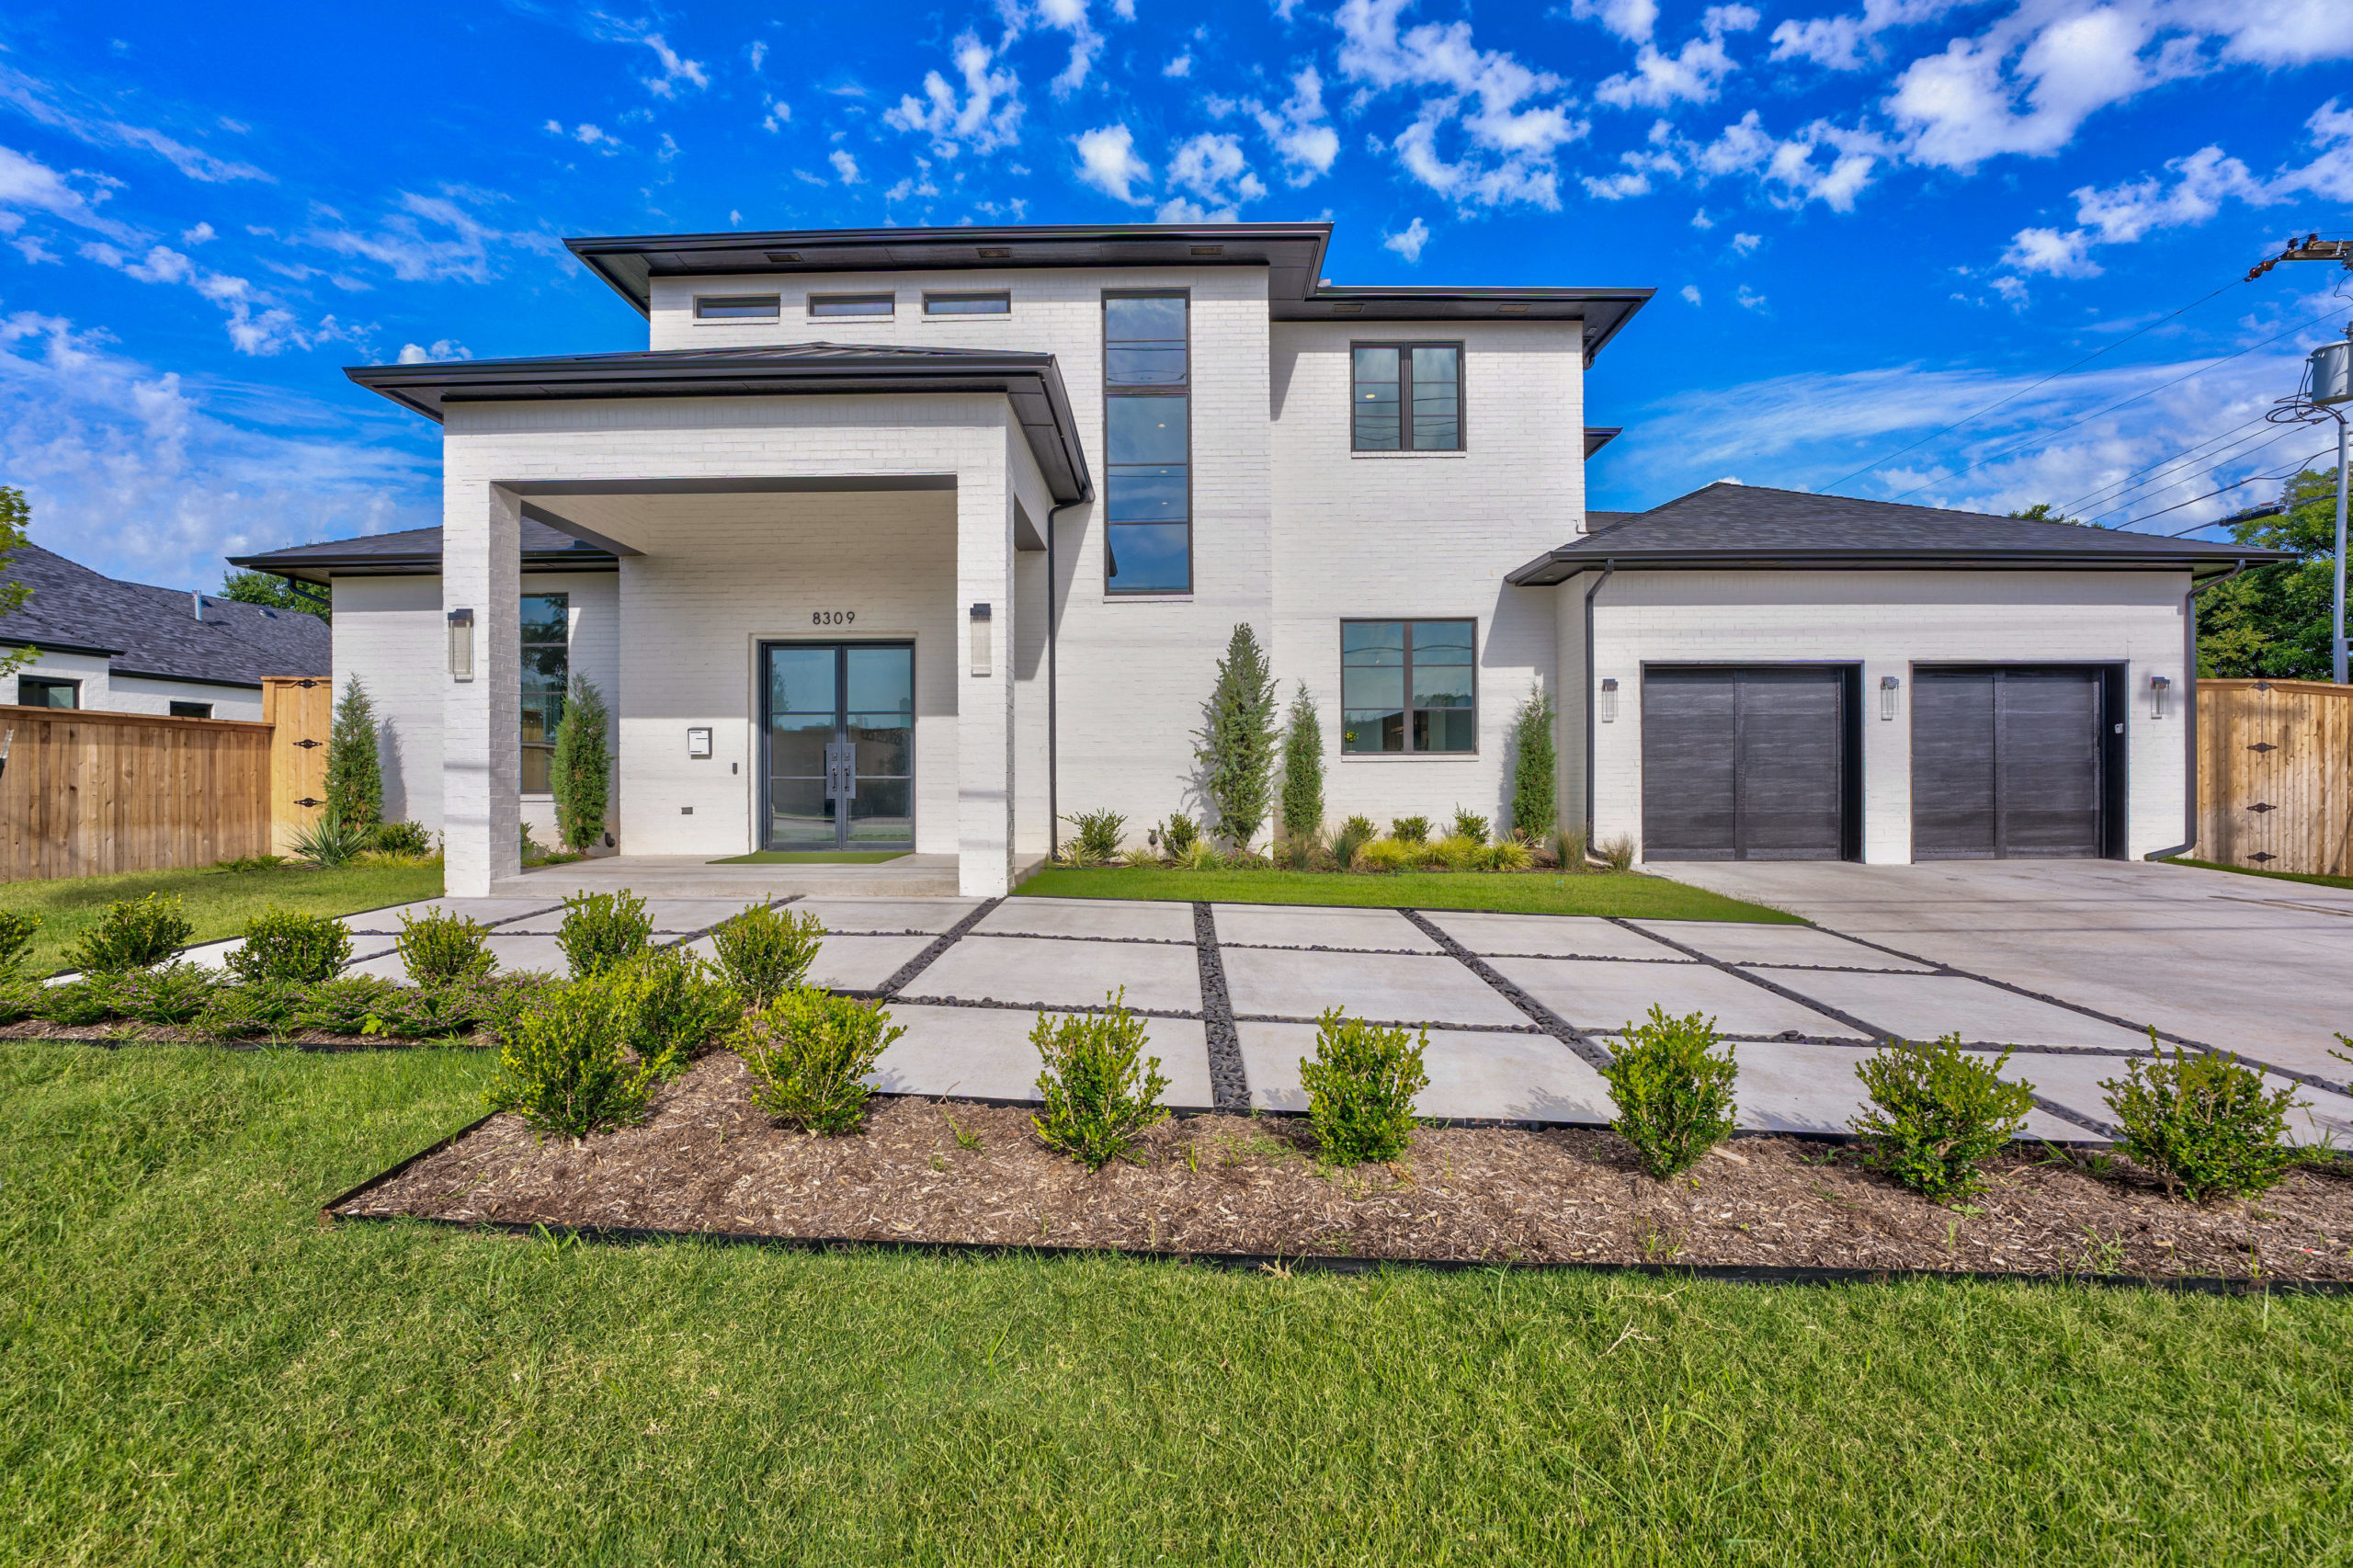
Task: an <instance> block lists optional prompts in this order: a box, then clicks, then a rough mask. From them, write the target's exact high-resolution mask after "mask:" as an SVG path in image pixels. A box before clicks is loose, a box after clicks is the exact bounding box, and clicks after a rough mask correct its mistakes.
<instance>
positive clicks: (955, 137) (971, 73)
mask: <svg viewBox="0 0 2353 1568" xmlns="http://www.w3.org/2000/svg"><path fill="white" fill-rule="evenodd" d="M994 59H995V55H994V53H993V52H992V51H991V50H990V49H989V47H988V46H987V45H986V44H984V43H983V42H981V40H979V39H978V38H976V37H974V36H973V35H972V34H971V33H969V32H968V33H965V34H963V35H961V37H959V38H958V39H957V40H956V47H955V62H956V69H957V71H958V73H959V74H961V75H962V77H963V79H964V97H963V101H962V102H961V103H959V102H958V101H957V97H956V90H955V89H954V88H953V87H951V86H949V84H948V80H947V78H946V77H944V76H942V75H940V74H939V73H938V72H937V71H927V72H926V73H924V78H923V90H924V97H921V98H917V97H915V96H914V95H912V94H909V95H907V96H906V97H902V98H900V100H899V102H898V107H896V108H889V109H885V110H883V111H882V120H883V123H884V124H886V125H890V126H893V127H895V128H897V129H898V130H901V131H912V132H917V133H920V134H923V135H926V136H929V137H930V138H931V149H932V151H933V152H934V153H938V155H939V156H940V157H943V158H952V157H955V156H956V155H957V154H958V153H963V152H972V153H994V152H995V151H996V150H997V149H998V148H1000V147H1010V146H1012V145H1013V144H1014V143H1015V142H1018V141H1019V140H1020V139H1021V81H1020V78H1019V77H1017V76H1016V75H1015V74H1014V73H1013V71H1012V70H1011V68H1010V67H998V68H993V67H992V62H993V61H994Z"/></svg>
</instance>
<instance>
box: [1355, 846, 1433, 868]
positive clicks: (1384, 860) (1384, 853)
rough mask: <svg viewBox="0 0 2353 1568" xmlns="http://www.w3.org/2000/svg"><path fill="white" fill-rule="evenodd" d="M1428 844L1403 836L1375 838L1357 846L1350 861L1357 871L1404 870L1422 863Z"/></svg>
mask: <svg viewBox="0 0 2353 1568" xmlns="http://www.w3.org/2000/svg"><path fill="white" fill-rule="evenodd" d="M1427 854H1428V846H1426V845H1421V844H1415V843H1413V842H1411V841H1410V840H1407V839H1403V838H1376V839H1374V840H1373V841H1372V842H1371V843H1370V844H1366V845H1361V846H1358V849H1357V852H1356V858H1354V860H1352V861H1351V862H1350V864H1351V865H1352V866H1353V867H1354V869H1357V870H1359V871H1406V870H1411V869H1413V868H1415V866H1418V865H1420V864H1421V863H1422V861H1423V859H1424V858H1425V857H1426V856H1427Z"/></svg>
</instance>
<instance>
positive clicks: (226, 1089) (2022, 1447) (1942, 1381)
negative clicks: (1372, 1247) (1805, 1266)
mask: <svg viewBox="0 0 2353 1568" xmlns="http://www.w3.org/2000/svg"><path fill="white" fill-rule="evenodd" d="M493 1065H494V1064H493V1063H492V1062H490V1061H489V1059H488V1058H487V1057H486V1056H484V1055H483V1054H480V1053H472V1052H464V1051H429V1050H419V1051H385V1052H381V1053H369V1054H353V1055H337V1056H316V1055H302V1054H299V1053H295V1052H290V1051H218V1050H203V1049H192V1048H179V1047H158V1046H144V1047H133V1048H130V1049H125V1050H120V1051H100V1050H95V1049H90V1048H87V1047H68V1046H56V1045H49V1044H40V1043H31V1042H11V1043H8V1044H6V1045H0V1234H5V1238H6V1240H5V1244H0V1302H5V1303H6V1311H5V1312H0V1562H40V1563H44V1564H109V1565H111V1564H122V1563H148V1562H200V1563H207V1564H217V1563H247V1562H250V1563H268V1564H277V1563H287V1562H322V1563H324V1562H332V1563H335V1564H338V1565H345V1564H372V1563H396V1562H397V1563H411V1562H438V1561H447V1562H467V1563H507V1562H514V1563H543V1562H563V1563H567V1564H573V1563H623V1562H627V1563H705V1562H753V1561H757V1562H810V1563H823V1564H842V1563H852V1562H890V1563H902V1562H954V1563H958V1564H968V1563H992V1562H1051V1563H1067V1564H1088V1565H1095V1564H1111V1563H1127V1562H1136V1563H1142V1562H1164V1561H1165V1562H1236V1563H1241V1562H1302V1563H1309V1562H1313V1563H1335V1564H1350V1565H1356V1564H1365V1563H1388V1562H1540V1563H1546V1564H1557V1563H1565V1562H1576V1563H1586V1562H1593V1563H1628V1564H1677V1563H1683V1562H1736V1563H1750V1562H1774V1563H1784V1562H1786V1563H1834V1562H1835V1563H1847V1562H1858V1563H1859V1562H1933V1563H1938V1564H1958V1563H1987V1564H1995V1563H1999V1564H2003V1565H2005V1568H2006V1565H2008V1564H2013V1563H2018V1562H2033V1563H2037V1564H2046V1563H2086V1564H2100V1565H2102V1568H2109V1565H2115V1564H2138V1563H2159V1562H2165V1563H2188V1564H2197V1565H2199V1568H2210V1565H2213V1564H2222V1563H2236V1562H2283V1563H2284V1562H2296V1563H2323V1562H2346V1561H2347V1555H2348V1551H2353V1548H2348V1545H2347V1527H2348V1525H2353V1449H2348V1445H2347V1440H2346V1434H2347V1432H2348V1431H2353V1349H2348V1346H2353V1333H2348V1330H2349V1329H2353V1301H2325V1300H2314V1299H2304V1298H2295V1297H2283V1298H2279V1299H2278V1300H2274V1301H2269V1302H2268V1303H2266V1302H2264V1301H2234V1300H2222V1299H2211V1298H2203V1297H2190V1296H2174V1295H2164V1294H2156V1293H2142V1292H2136V1291H2112V1290H2085V1289H2073V1288H2055V1287H2046V1288H2036V1287H2020V1286H1995V1285H1969V1284H1952V1285H1939V1284H1933V1283H1929V1284H1908V1285H1901V1286H1893V1287H1876V1288H1875V1287H1846V1288H1839V1289H1830V1290H1819V1289H1779V1290H1775V1289H1756V1288H1742V1287H1736V1286H1730V1285H1715V1284H1670V1283H1667V1282H1664V1281H1659V1280H1652V1279H1639V1278H1608V1277H1604V1276H1596V1275H1584V1274H1546V1275H1534V1274H1525V1275H1519V1274H1505V1273H1497V1272H1487V1273H1473V1274H1457V1275H1439V1274H1428V1273H1418V1272H1414V1271H1411V1270H1404V1271H1397V1272H1392V1273H1388V1274H1385V1275H1381V1276H1378V1277H1373V1278H1344V1277H1333V1276H1316V1275H1310V1274H1305V1273H1302V1274H1299V1275H1297V1276H1294V1277H1291V1278H1276V1277H1272V1276H1268V1275H1265V1274H1258V1275H1237V1274H1227V1273H1220V1272H1214V1271H1211V1270H1209V1269H1190V1268H1183V1267H1173V1266H1166V1265H1158V1264H1140V1263H1130V1262H1122V1261H1119V1260H1115V1259H1082V1260H1048V1259H998V1260H987V1259H974V1258H943V1257H930V1256H889V1255H868V1254H857V1253H846V1254H841V1255H835V1256H822V1257H819V1256H804V1255H800V1254H794V1253H787V1252H764V1251H759V1250H755V1249H751V1248H741V1247H722V1246H716V1245H706V1244H670V1245H651V1246H633V1247H626V1248H622V1247H600V1246H593V1245H587V1246H583V1245H559V1244H551V1243H549V1242H530V1241H523V1240H515V1239H507V1238H500V1237H493V1236H470V1235H465V1234H459V1233H449V1232H445V1231H439V1230H434V1229H428V1228H426V1227H424V1226H405V1225H404V1226H353V1227H343V1228H338V1229H335V1230H323V1229H321V1228H320V1227H319V1226H318V1224H317V1223H316V1221H315V1218H314V1210H315V1206H316V1205H317V1204H318V1202H319V1201H320V1200H321V1199H324V1198H325V1197H327V1196H329V1195H330V1194H332V1193H334V1192H336V1191H338V1190H340V1189H341V1188H343V1187H346V1186H347V1185H349V1184H351V1183H354V1182H357V1181H358V1180H359V1179H361V1178H362V1177H364V1176H368V1175H369V1174H371V1173H373V1172H374V1171H375V1170H377V1169H378V1168H380V1167H381V1166H382V1165H386V1164H388V1163H390V1162H391V1161H392V1160H393V1159H395V1158H396V1157H398V1156H400V1155H403V1154H405V1153H409V1152H410V1151H412V1150H414V1149H415V1148H417V1147H418V1146H420V1145H422V1144H424V1143H426V1142H428V1141H430V1140H431V1139H433V1138H435V1137H438V1136H439V1135H441V1134H443V1133H445V1132H448V1131H451V1130H452V1129H454V1128H456V1127H458V1126H460V1125H461V1124H462V1123H464V1122H465V1121H467V1120H469V1119H472V1118H473V1117H474V1116H475V1115H477V1114H479V1108H480V1099H479V1094H480V1091H481V1089H482V1086H483V1083H484V1081H485V1079H486V1077H487V1076H488V1074H490V1073H491V1071H492V1069H493Z"/></svg>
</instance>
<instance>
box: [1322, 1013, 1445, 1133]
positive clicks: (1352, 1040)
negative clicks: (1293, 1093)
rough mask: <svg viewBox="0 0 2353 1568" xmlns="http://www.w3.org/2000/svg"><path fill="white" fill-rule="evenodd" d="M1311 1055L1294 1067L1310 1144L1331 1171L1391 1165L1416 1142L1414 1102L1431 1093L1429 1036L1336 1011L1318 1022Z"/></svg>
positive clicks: (1325, 1015)
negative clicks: (1426, 1063) (1425, 1055)
mask: <svg viewBox="0 0 2353 1568" xmlns="http://www.w3.org/2000/svg"><path fill="white" fill-rule="evenodd" d="M1316 1024H1317V1026H1318V1027H1317V1028H1316V1032H1315V1054H1314V1055H1313V1056H1302V1057H1301V1058H1300V1059H1299V1081H1300V1085H1301V1086H1302V1087H1303V1088H1305V1089H1306V1091H1307V1115H1308V1119H1309V1120H1310V1121H1312V1122H1313V1124H1314V1127H1315V1144H1316V1147H1317V1149H1318V1150H1320V1151H1321V1152H1322V1153H1323V1156H1324V1159H1325V1160H1326V1161H1327V1162H1329V1163H1330V1164H1332V1165H1362V1164H1364V1163H1365V1162H1366V1161H1368V1160H1393V1159H1395V1158H1397V1156H1398V1155H1400V1154H1402V1153H1404V1152H1405V1149H1406V1147H1407V1145H1409V1144H1411V1143H1412V1142H1413V1141H1414V1096H1415V1095H1418V1094H1420V1093H1421V1092H1422V1091H1423V1090H1424V1089H1427V1088H1428V1087H1429V1086H1430V1075H1429V1074H1428V1073H1427V1072H1425V1071H1424V1070H1423V1067H1422V1052H1423V1051H1424V1050H1425V1049H1427V1046H1428V1045H1429V1042H1430V1037H1429V1031H1428V1030H1427V1029H1424V1030H1421V1031H1420V1032H1419V1033H1417V1034H1410V1035H1409V1034H1407V1033H1406V1032H1405V1031H1404V1029H1400V1028H1382V1027H1381V1026H1380V1025H1378V1024H1369V1023H1367V1022H1365V1020H1363V1019H1362V1018H1351V1017H1348V1016H1347V1015H1346V1014H1345V1013H1343V1012H1341V1010H1340V1009H1339V1008H1337V1007H1332V1008H1328V1009H1326V1010H1325V1011H1324V1014H1323V1016H1322V1017H1319V1018H1317V1019H1316Z"/></svg>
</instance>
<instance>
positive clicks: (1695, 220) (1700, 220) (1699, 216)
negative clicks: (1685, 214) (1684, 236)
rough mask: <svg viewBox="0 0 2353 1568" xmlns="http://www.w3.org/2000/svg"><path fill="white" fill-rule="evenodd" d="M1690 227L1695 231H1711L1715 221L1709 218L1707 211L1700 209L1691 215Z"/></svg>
mask: <svg viewBox="0 0 2353 1568" xmlns="http://www.w3.org/2000/svg"><path fill="white" fill-rule="evenodd" d="M1691 226H1692V227H1693V228H1695V229H1712V228H1714V227H1715V226H1716V221H1715V220H1714V219H1713V218H1711V217H1709V216H1708V210H1707V209H1706V208H1704V207H1702V208H1700V209H1699V210H1698V211H1697V212H1694V213H1692V214H1691Z"/></svg>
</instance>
